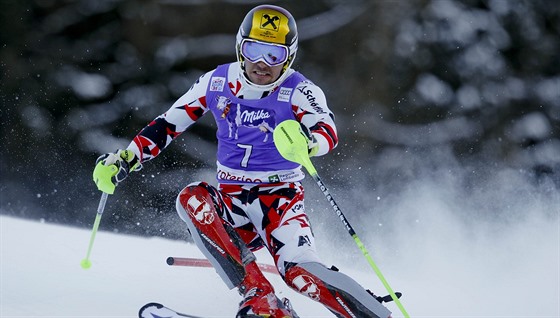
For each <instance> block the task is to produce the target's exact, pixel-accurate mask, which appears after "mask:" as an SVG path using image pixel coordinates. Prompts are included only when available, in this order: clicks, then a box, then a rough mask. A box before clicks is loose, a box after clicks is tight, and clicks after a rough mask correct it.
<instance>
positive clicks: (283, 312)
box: [235, 262, 299, 318]
mask: <svg viewBox="0 0 560 318" xmlns="http://www.w3.org/2000/svg"><path fill="white" fill-rule="evenodd" d="M246 269H247V275H246V276H245V279H243V282H242V283H241V284H240V285H239V293H240V294H241V295H242V296H243V300H242V301H241V303H240V304H239V311H238V312H237V315H236V316H235V317H236V318H261V317H267V318H299V317H298V316H297V315H296V314H295V313H294V311H293V309H292V306H291V304H290V302H289V301H288V299H286V298H284V299H283V300H280V299H279V298H278V297H277V296H276V294H274V288H273V287H272V285H271V284H270V282H269V281H268V280H267V279H266V278H265V277H264V275H263V274H262V272H261V271H260V270H259V269H258V267H257V264H256V263H255V262H252V263H250V264H248V265H247V267H246Z"/></svg>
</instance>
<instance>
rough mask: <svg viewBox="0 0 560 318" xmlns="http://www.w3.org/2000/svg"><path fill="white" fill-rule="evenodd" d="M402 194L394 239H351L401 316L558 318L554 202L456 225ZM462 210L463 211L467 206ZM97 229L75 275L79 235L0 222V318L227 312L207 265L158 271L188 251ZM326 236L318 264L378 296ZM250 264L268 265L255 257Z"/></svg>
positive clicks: (429, 202)
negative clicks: (157, 305) (504, 217)
mask: <svg viewBox="0 0 560 318" xmlns="http://www.w3.org/2000/svg"><path fill="white" fill-rule="evenodd" d="M506 179H507V180H510V181H512V185H511V187H515V185H514V184H516V182H515V181H514V180H513V179H512V178H510V177H507V178H506ZM500 184H502V185H503V183H500ZM502 191H503V190H502ZM411 192H414V196H412V195H411V196H409V198H408V199H404V200H400V201H399V203H398V207H397V208H398V209H406V210H408V211H409V213H408V214H407V215H406V217H405V216H401V217H400V218H402V219H395V220H393V221H394V222H396V223H397V224H399V228H400V229H401V230H402V232H400V233H396V234H395V235H394V236H392V237H391V241H389V242H383V243H384V244H380V242H379V241H377V242H376V241H375V240H372V239H371V237H372V234H371V233H358V234H359V235H360V237H361V239H362V241H363V242H364V244H365V245H366V247H367V248H368V249H369V251H370V253H371V255H372V257H373V259H374V260H375V261H376V263H377V265H378V266H379V267H380V269H381V271H382V272H383V274H384V276H385V278H386V279H387V280H388V282H389V284H390V285H391V286H392V287H393V289H394V290H395V291H402V292H403V293H404V296H403V298H402V303H403V306H404V307H405V308H406V310H407V311H408V313H409V314H410V316H411V317H461V318H466V317H534V318H536V317H558V316H559V314H560V301H559V299H560V273H559V272H560V223H559V220H558V211H557V210H556V211H552V213H550V212H551V210H550V208H552V209H557V206H556V207H555V206H554V205H552V206H551V205H548V204H549V202H539V201H538V198H536V200H535V201H529V202H527V205H526V206H525V205H518V206H517V207H510V208H511V211H510V213H511V214H513V215H517V214H516V213H515V212H516V211H517V208H519V209H522V210H523V211H524V215H523V216H517V217H516V218H515V221H514V222H512V221H505V222H499V223H492V222H481V221H480V222H479V221H477V216H476V215H475V214H473V216H472V220H471V222H472V224H471V225H468V222H467V223H465V220H463V219H461V218H459V217H456V216H455V217H454V216H453V215H452V214H450V213H449V211H450V210H452V209H453V208H454V207H453V204H455V203H453V202H451V201H450V200H449V199H446V198H448V194H449V193H445V192H443V191H440V192H437V193H434V192H433V190H431V189H430V187H429V186H426V187H416V188H415V189H414V190H413V189H411ZM486 195H488V196H493V197H494V198H495V199H500V198H499V197H495V195H493V194H491V193H487V194H486ZM480 196H482V194H480ZM381 201H383V200H381ZM464 208H465V210H466V211H470V210H473V211H474V210H476V205H474V206H473V207H469V206H464ZM108 209H110V204H109V205H108ZM543 212H544V213H543ZM110 216H111V215H110V214H109V215H104V217H110ZM94 218H95V207H92V216H91V219H92V222H93V220H94ZM103 224H104V222H103V219H102V220H101V227H100V229H101V231H100V232H98V233H97V237H96V240H95V244H94V247H93V252H92V256H91V260H92V263H93V265H92V267H91V268H90V269H89V270H83V269H82V268H81V267H80V265H79V264H80V261H81V260H82V259H83V258H84V256H85V253H86V250H87V245H88V242H89V238H90V232H91V230H90V229H83V228H74V227H68V226H62V225H55V224H50V223H46V222H41V221H33V220H24V219H20V218H13V217H9V216H6V215H0V233H1V236H0V259H1V265H0V317H3V318H15V317H135V316H136V314H137V311H138V309H139V308H140V307H141V306H142V305H144V304H145V303H148V302H152V301H156V302H161V303H163V304H165V305H167V306H170V307H171V308H176V309H178V310H182V311H184V312H188V313H191V314H196V315H205V316H207V317H233V315H234V313H235V312H236V310H237V306H238V302H239V300H240V297H239V295H238V294H237V292H236V291H235V290H228V289H227V288H226V287H225V285H224V284H223V283H222V281H221V280H220V279H219V278H218V276H217V274H216V273H215V272H214V270H213V269H211V268H191V267H178V266H175V267H171V266H168V265H167V264H166V262H165V260H166V258H167V257H168V256H177V257H202V254H201V253H200V251H199V250H198V249H197V248H196V247H195V246H194V245H192V244H191V243H188V242H181V241H174V240H169V239H164V238H159V237H158V238H144V237H137V236H127V235H123V234H116V233H111V232H106V231H103ZM332 226H333V224H330V225H329V228H330V229H331V230H332V229H333V228H332ZM387 226H389V225H387ZM385 227H386V226H385V225H383V228H385ZM335 232H336V231H335ZM327 233H328V230H327V229H326V228H324V227H323V226H322V225H319V226H317V227H316V236H321V237H322V238H319V242H321V243H320V245H319V249H320V254H322V255H323V256H324V260H325V263H326V264H329V265H330V264H335V265H336V266H337V267H338V268H340V269H341V271H342V272H344V273H346V274H348V275H350V276H352V277H354V278H355V279H356V280H358V281H359V282H360V283H361V284H362V285H364V286H366V287H367V288H370V289H372V290H373V291H374V292H377V293H379V294H381V293H383V290H384V289H383V286H382V285H381V284H380V282H379V280H378V279H377V278H376V276H375V274H374V273H373V271H372V270H371V268H369V267H368V265H367V263H366V262H365V259H364V257H363V256H362V255H361V253H360V252H359V250H358V249H357V247H356V246H355V245H354V244H353V241H352V239H351V238H350V237H349V236H348V237H345V238H342V239H341V240H342V241H344V240H346V241H345V242H347V244H343V246H344V247H343V248H340V249H339V250H337V252H336V253H335V252H333V251H332V249H333V248H336V247H337V246H339V241H336V242H337V243H336V244H332V243H331V242H329V241H327V239H326V238H325V235H327ZM333 233H334V232H333ZM333 235H336V233H334V234H333ZM333 242H334V241H333ZM257 257H258V259H259V261H260V262H263V263H268V264H271V259H270V257H269V256H268V255H267V254H266V253H265V252H258V253H257ZM266 275H267V277H269V279H270V280H271V281H272V283H273V284H274V285H275V286H276V289H277V292H278V295H279V296H280V297H288V298H289V299H290V300H291V301H292V303H293V305H294V307H295V309H296V310H297V312H298V313H299V314H300V315H301V316H302V317H332V315H331V314H330V313H329V312H328V311H327V310H326V309H324V308H323V307H322V306H321V305H319V304H318V303H315V302H313V301H311V300H308V299H307V298H305V297H304V296H301V295H298V294H296V293H294V292H293V291H291V290H290V289H288V288H287V287H286V286H285V284H284V282H283V281H281V279H280V278H279V277H278V276H276V275H273V274H266ZM383 294H385V293H383ZM388 307H389V309H390V310H392V311H393V317H395V318H396V317H402V314H401V313H400V311H399V310H398V308H397V307H396V306H395V305H394V304H392V303H390V304H388Z"/></svg>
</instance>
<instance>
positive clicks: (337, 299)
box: [336, 296, 356, 318]
mask: <svg viewBox="0 0 560 318" xmlns="http://www.w3.org/2000/svg"><path fill="white" fill-rule="evenodd" d="M336 301H338V303H339V304H340V306H342V308H344V310H346V312H347V313H348V314H349V315H350V316H351V317H354V318H356V315H354V313H353V312H352V311H351V310H350V308H348V306H346V304H345V303H344V302H343V301H342V299H340V297H338V296H336Z"/></svg>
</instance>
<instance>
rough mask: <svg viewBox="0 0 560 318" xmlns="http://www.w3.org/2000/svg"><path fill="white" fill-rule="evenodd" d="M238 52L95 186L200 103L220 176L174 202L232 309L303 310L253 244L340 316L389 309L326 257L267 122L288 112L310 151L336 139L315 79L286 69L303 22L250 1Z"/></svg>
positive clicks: (135, 161) (191, 116) (152, 153)
mask: <svg viewBox="0 0 560 318" xmlns="http://www.w3.org/2000/svg"><path fill="white" fill-rule="evenodd" d="M235 49H236V52H237V61H236V62H233V63H230V64H225V65H220V66H218V67H217V68H216V69H214V70H212V71H210V72H207V73H206V74H204V75H202V76H201V77H200V78H199V79H198V80H197V81H196V82H195V83H194V84H193V85H192V87H191V88H190V89H189V90H188V91H187V92H186V93H185V94H184V95H183V96H181V97H180V98H179V99H178V100H177V101H176V102H175V103H174V104H173V105H172V106H171V108H169V110H167V111H166V112H165V113H163V114H162V115H160V116H158V117H157V118H155V119H154V120H153V121H152V122H151V123H150V124H149V125H147V126H146V127H145V128H143V129H142V130H141V131H140V132H139V133H138V135H137V136H136V137H134V139H133V141H132V142H131V143H130V145H129V146H128V148H127V149H121V150H117V151H116V152H115V153H108V154H105V155H103V156H101V157H100V158H99V159H98V164H102V165H105V166H114V168H115V169H114V170H115V172H114V173H113V174H112V175H111V176H109V177H106V176H100V175H97V176H96V175H95V174H94V179H95V180H96V183H97V185H98V187H99V188H100V189H103V188H104V187H105V190H104V191H114V187H115V186H116V185H117V183H118V182H121V181H123V180H124V179H125V178H126V177H127V175H128V174H129V172H131V171H134V170H138V168H139V167H141V164H143V163H145V162H147V161H149V160H151V159H153V158H155V157H156V156H158V155H159V154H160V152H161V151H162V150H163V149H164V148H165V147H167V146H168V145H169V144H170V143H171V141H173V140H174V139H176V138H177V137H178V136H179V135H180V134H181V133H183V132H184V131H186V130H187V128H189V127H190V126H191V125H193V124H194V123H195V122H196V121H197V120H198V119H200V118H201V117H202V116H203V115H204V114H206V113H211V114H212V115H213V116H214V118H215V121H216V124H217V133H216V138H217V141H218V146H217V163H216V164H217V186H213V185H211V184H210V183H207V182H203V181H200V182H193V183H191V184H189V185H187V186H186V187H185V188H184V189H183V190H182V191H181V192H180V193H179V195H178V197H177V201H176V207H177V212H178V214H179V216H180V217H181V219H182V220H183V221H184V222H185V223H186V226H187V228H188V230H189V232H190V233H191V235H192V238H193V240H194V242H195V243H196V245H197V246H198V247H199V248H200V249H201V250H202V252H203V253H204V255H205V256H206V257H207V258H208V260H210V262H211V263H212V265H213V266H214V267H215V269H216V271H217V272H218V274H219V275H220V277H221V278H222V279H223V281H224V282H225V284H226V285H227V286H228V287H229V288H230V289H233V288H238V291H239V293H240V294H241V295H242V297H243V300H242V301H241V303H240V306H239V310H238V312H237V315H236V317H238V318H240V317H282V318H287V317H297V315H296V314H295V312H294V311H293V309H292V308H291V306H290V304H289V301H288V300H287V299H283V300H280V299H279V298H278V297H277V296H276V294H275V292H274V287H273V286H272V285H271V283H270V282H269V281H268V280H267V279H266V278H265V276H264V275H263V273H262V272H261V271H260V269H259V268H258V266H257V263H256V260H255V256H254V254H253V251H255V250H258V249H260V248H262V247H266V248H267V249H268V251H269V252H270V253H271V255H272V257H273V259H274V262H275V265H276V267H277V268H278V271H279V273H280V274H281V276H282V278H283V279H284V281H285V282H286V284H287V285H288V286H290V287H291V288H292V289H294V290H295V291H297V292H299V293H301V294H303V295H305V296H307V297H309V298H311V299H313V300H315V301H318V302H320V303H322V304H323V305H324V306H326V308H328V310H330V311H331V312H332V313H333V314H334V315H335V316H336V317H379V318H387V317H390V315H391V313H390V311H389V310H388V309H387V308H385V307H384V306H383V305H382V304H381V303H380V302H379V301H378V300H377V299H376V297H375V296H373V294H371V293H370V292H369V291H367V290H365V289H364V288H363V287H362V286H360V285H359V284H358V283H357V282H356V281H355V280H354V279H352V278H350V277H349V276H347V275H345V274H342V273H340V272H338V270H336V268H328V267H326V266H325V265H323V263H322V262H321V259H320V258H319V255H318V253H317V250H316V246H315V238H314V236H313V232H312V229H311V224H310V223H309V220H308V217H307V215H306V212H305V205H304V189H303V187H302V184H301V180H302V179H303V178H304V173H303V170H302V168H301V166H300V165H299V164H297V163H294V162H290V161H287V160H285V159H284V158H282V156H281V155H280V154H279V152H278V151H277V150H276V148H275V146H274V142H273V138H272V132H273V130H274V128H275V127H276V125H278V123H280V122H282V121H284V120H288V119H293V120H297V121H298V122H299V123H300V125H301V133H302V134H304V135H305V136H306V138H307V140H308V148H309V155H310V156H322V155H325V154H327V153H328V152H330V151H331V150H333V148H335V147H336V145H337V142H338V137H337V130H336V127H335V123H334V115H333V113H332V112H331V110H330V109H329V108H328V106H327V102H326V98H325V95H324V93H323V91H322V90H321V88H319V87H318V86H317V85H315V84H314V83H312V82H311V81H310V80H308V79H307V78H306V77H305V76H303V75H302V74H300V73H299V72H297V71H295V70H294V69H292V68H291V66H292V63H293V62H294V59H295V57H296V52H297V49H298V32H297V28H296V22H295V20H294V18H293V17H292V15H291V14H290V13H289V12H288V11H287V10H285V9H283V8H281V7H278V6H273V5H260V6H257V7H255V8H253V9H252V10H250V11H249V12H248V14H247V15H246V16H245V18H244V19H243V21H242V23H241V26H240V28H239V31H238V33H237V37H236V45H235Z"/></svg>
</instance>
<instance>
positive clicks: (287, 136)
mask: <svg viewBox="0 0 560 318" xmlns="http://www.w3.org/2000/svg"><path fill="white" fill-rule="evenodd" d="M273 136H274V144H275V145H276V148H277V149H278V151H279V152H280V154H281V155H282V156H283V157H284V158H285V159H287V160H290V161H293V162H297V163H299V164H301V165H302V166H304V167H305V169H306V170H307V172H308V173H309V174H310V175H311V177H312V178H313V180H315V182H316V183H317V185H318V186H319V188H320V189H321V192H323V194H324V195H325V197H326V198H327V200H328V201H329V203H330V204H331V206H332V208H333V209H334V211H335V213H336V215H337V216H338V217H339V219H340V221H341V222H342V224H343V225H344V226H345V228H346V230H347V231H348V234H350V236H352V238H353V239H354V242H355V243H356V245H357V246H358V248H359V249H360V250H361V251H362V254H364V256H365V258H366V260H367V261H368V263H369V265H370V266H371V268H372V269H373V271H374V272H375V274H376V275H377V277H378V278H379V280H381V283H383V286H385V289H387V291H388V292H389V295H390V296H391V298H392V299H393V301H394V302H395V304H396V305H397V307H398V308H399V309H400V311H401V312H402V314H403V315H404V317H405V318H410V316H409V315H408V313H407V312H406V310H405V309H404V306H403V305H402V303H401V301H400V299H399V298H398V297H397V295H396V294H395V292H394V291H393V289H392V288H391V286H390V285H389V283H388V282H387V280H386V279H385V277H384V276H383V274H382V273H381V270H380V269H379V267H378V266H377V265H376V264H375V262H374V261H373V258H372V257H371V255H370V254H369V252H368V250H367V249H366V247H365V246H364V244H363V243H362V241H361V240H360V238H359V237H358V235H357V234H356V232H355V231H354V229H353V228H352V226H351V225H350V223H349V222H348V220H347V219H346V217H345V216H344V214H343V213H342V210H341V209H340V207H339V206H338V204H336V201H335V200H334V198H333V197H332V195H331V194H330V193H329V190H328V188H327V186H325V184H324V183H323V181H321V177H320V176H319V173H318V172H317V170H316V169H315V167H314V166H313V163H312V162H311V159H310V158H309V155H308V149H307V140H306V138H305V137H304V136H303V134H301V133H300V124H299V123H298V122H297V121H295V120H286V121H283V122H281V123H280V124H279V125H278V126H276V128H275V129H274V132H273Z"/></svg>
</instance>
